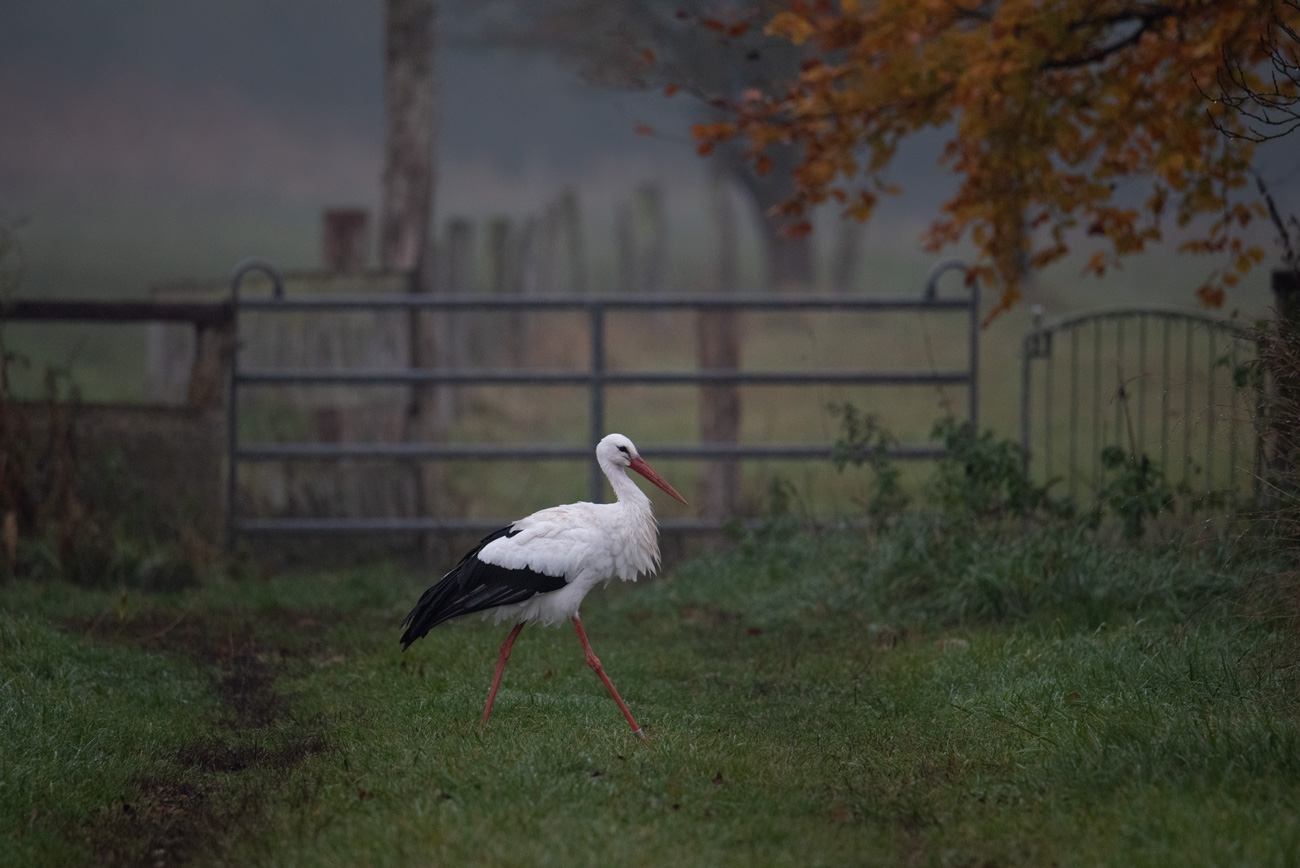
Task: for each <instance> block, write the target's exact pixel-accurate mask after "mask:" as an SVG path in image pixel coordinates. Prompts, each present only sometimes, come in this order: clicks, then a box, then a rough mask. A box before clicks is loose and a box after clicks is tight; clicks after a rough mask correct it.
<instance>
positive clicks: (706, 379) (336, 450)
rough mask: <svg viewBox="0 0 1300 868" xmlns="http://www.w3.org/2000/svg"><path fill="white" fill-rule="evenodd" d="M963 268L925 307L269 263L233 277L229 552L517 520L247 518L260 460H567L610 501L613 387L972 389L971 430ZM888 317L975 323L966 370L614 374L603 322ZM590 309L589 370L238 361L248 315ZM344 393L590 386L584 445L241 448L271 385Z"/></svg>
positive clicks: (773, 450)
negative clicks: (254, 290) (726, 315)
mask: <svg viewBox="0 0 1300 868" xmlns="http://www.w3.org/2000/svg"><path fill="white" fill-rule="evenodd" d="M964 270H965V269H964V266H962V265H961V264H960V263H944V264H942V265H940V266H939V267H938V268H936V269H935V270H934V271H933V272H932V274H931V276H930V279H929V281H928V283H927V285H926V290H925V292H924V294H923V295H921V296H918V297H899V296H894V297H861V296H858V297H854V296H838V295H837V296H809V295H803V296H775V295H762V296H758V295H696V294H692V295H583V296H492V295H485V294H461V295H451V294H446V295H441V294H429V293H416V292H407V293H386V294H380V293H365V294H353V295H332V296H302V297H290V296H288V295H286V293H285V292H284V288H283V283H282V281H281V278H280V275H279V273H278V272H277V271H276V269H275V268H274V267H273V266H271V265H270V264H269V263H267V262H264V261H261V260H249V261H246V262H244V263H241V264H240V265H239V266H237V267H236V269H235V272H234V275H233V277H232V280H231V309H232V311H233V317H234V333H235V338H236V339H235V345H236V349H235V352H234V357H233V359H232V360H231V364H230V384H229V399H228V408H229V411H228V420H227V421H228V429H227V443H228V462H227V469H228V476H227V491H226V503H227V516H228V525H227V529H228V530H227V543H228V545H233V543H234V541H235V539H236V537H237V536H238V535H239V534H245V533H339V532H410V533H427V532H471V531H475V532H479V531H486V530H492V529H495V528H497V527H501V526H502V525H504V524H506V523H508V521H509V519H508V518H507V519H501V520H496V519H494V520H479V519H450V518H435V517H429V516H414V517H380V516H377V517H370V518H332V517H328V518H327V517H252V516H245V515H241V513H240V508H239V503H240V500H239V491H238V470H239V468H240V467H241V466H243V465H248V464H252V463H257V462H285V461H294V462H340V461H347V460H362V461H365V460H386V461H393V460H401V461H412V462H418V461H447V460H455V459H471V460H482V461H506V460H524V461H540V460H550V459H570V460H575V461H585V462H588V464H589V467H590V497H591V499H592V501H594V502H600V501H601V500H603V494H604V486H605V480H604V475H603V474H602V472H601V470H600V468H599V465H598V464H597V463H596V460H595V455H594V451H595V447H596V444H597V443H598V442H599V440H600V439H601V438H602V437H603V436H604V435H605V434H606V433H607V432H606V431H605V391H606V389H607V388H609V387H611V386H629V385H702V386H710V385H712V386H717V385H728V384H736V385H787V386H788V385H817V384H837V385H871V386H943V385H953V386H958V387H965V388H966V389H967V392H968V401H967V414H968V418H969V420H970V422H971V423H972V425H974V424H975V423H976V422H977V419H978V404H979V389H978V377H979V290H978V286H977V285H972V286H970V287H969V291H968V292H967V294H966V295H965V296H964V297H958V298H943V297H940V296H939V294H938V291H937V284H938V279H939V277H940V276H941V275H942V274H944V273H946V272H948V271H964ZM259 272H260V273H261V274H262V275H264V276H265V277H267V278H269V279H270V281H271V286H272V291H271V294H270V295H269V296H266V297H257V298H252V297H247V296H244V295H241V284H242V282H243V280H244V278H245V277H246V276H248V275H250V274H254V273H259ZM672 309H679V310H680V309H689V310H696V311H737V312H740V311H789V312H802V311H880V312H885V311H889V312H900V311H919V312H950V313H953V314H963V315H965V317H966V318H967V320H968V335H969V346H968V352H967V356H966V364H965V365H964V366H963V367H960V368H956V369H952V370H946V371H938V370H931V371H880V370H857V371H826V370H821V371H788V370H787V371H750V370H719V369H706V370H696V371H691V372H674V371H627V370H609V369H607V368H606V364H605V362H606V350H605V323H606V317H607V315H608V314H609V313H610V312H612V311H629V310H635V311H645V312H651V311H662V310H672ZM417 310H420V311H443V312H451V311H554V310H569V311H583V312H585V314H586V319H587V323H588V340H589V358H590V366H589V368H588V369H587V370H573V371H545V370H529V369H512V370H501V369H477V370H465V369H445V368H416V367H409V368H394V369H384V370H359V369H354V370H302V369H273V368H260V369H246V368H245V367H243V366H242V365H241V363H240V347H241V342H240V339H239V335H240V332H239V321H240V314H241V313H244V312H251V311H256V312H258V313H271V314H274V313H291V312H303V311H312V312H324V311H333V312H346V311H398V312H400V311H417ZM285 385H295V386H300V387H323V386H346V387H352V388H374V387H384V386H387V387H392V386H404V387H414V386H420V385H460V386H466V385H516V386H517V385H523V386H538V387H541V386H559V385H570V386H586V387H587V391H588V407H589V420H588V426H587V427H588V432H589V434H588V442H587V443H586V444H582V445H560V444H541V443H525V444H521V445H486V444H483V445H480V444H454V443H430V442H417V443H412V442H401V443H398V442H388V443H379V442H361V443H333V442H330V443H326V442H294V443H265V442H263V443H258V442H251V443H245V442H242V441H241V439H240V419H239V414H240V409H239V407H240V400H239V398H240V394H241V392H243V391H245V390H247V389H250V388H257V387H264V386H285ZM642 451H643V452H644V453H645V454H646V455H647V456H650V457H652V458H666V459H694V460H704V461H707V460H719V459H730V460H743V459H810V460H822V461H829V459H830V458H831V456H832V451H833V447H832V445H831V444H812V445H810V444H784V445H752V444H738V443H698V444H694V445H651V446H646V447H644V448H643V449H642ZM943 452H944V450H943V449H942V448H941V447H937V446H899V447H895V448H894V449H893V450H892V451H891V455H892V456H893V457H895V458H898V459H902V460H931V459H935V458H938V457H940V456H941V455H942V454H943ZM724 523H725V520H724V519H717V518H714V519H708V518H694V519H686V520H676V521H672V520H668V521H664V522H662V523H661V524H662V526H663V527H664V528H665V529H667V530H677V531H701V530H716V529H718V528H720V527H722V526H723V524H724Z"/></svg>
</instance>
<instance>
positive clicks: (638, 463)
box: [596, 434, 686, 503]
mask: <svg viewBox="0 0 1300 868" xmlns="http://www.w3.org/2000/svg"><path fill="white" fill-rule="evenodd" d="M596 458H597V460H599V461H600V463H601V464H602V465H605V466H607V467H610V466H612V467H626V468H628V469H629V470H635V471H636V472H637V473H639V474H641V475H642V476H644V477H645V478H646V479H648V480H650V481H651V482H653V483H654V484H655V485H657V486H659V487H660V488H662V489H663V490H664V491H666V492H667V493H668V496H669V497H672V498H674V499H676V500H680V501H681V502H682V503H685V502H686V498H684V497H682V496H681V495H680V494H678V493H677V489H675V488H673V487H672V486H671V485H669V484H668V482H667V481H666V480H665V479H664V478H663V477H662V476H660V475H659V474H658V473H655V471H654V470H653V469H652V468H651V467H650V465H649V464H647V463H646V461H645V459H644V458H642V457H641V456H640V455H639V454H638V453H637V451H636V444H634V443H633V442H632V441H631V440H629V439H627V438H626V437H624V436H623V435H622V434H607V435H605V438H604V439H603V440H601V441H600V443H598V444H597V445H596Z"/></svg>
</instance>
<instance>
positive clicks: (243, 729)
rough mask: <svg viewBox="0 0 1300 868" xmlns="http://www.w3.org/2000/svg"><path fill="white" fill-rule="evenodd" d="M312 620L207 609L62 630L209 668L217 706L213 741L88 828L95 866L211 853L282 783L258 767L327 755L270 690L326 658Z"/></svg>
mask: <svg viewBox="0 0 1300 868" xmlns="http://www.w3.org/2000/svg"><path fill="white" fill-rule="evenodd" d="M317 617H319V616H317V615H313V616H310V617H309V616H305V615H303V614H302V613H292V612H275V613H270V614H269V615H263V614H262V613H256V614H253V613H248V612H215V613H214V612H209V613H204V614H202V615H199V614H195V613H185V614H182V615H180V616H176V615H170V616H167V615H149V616H143V617H139V618H134V619H123V620H115V621H113V622H111V623H110V624H104V623H102V619H100V620H97V621H88V622H81V623H77V624H70V625H68V627H69V629H70V631H72V632H76V633H78V634H80V635H83V636H87V637H88V638H92V639H95V640H98V641H104V642H108V643H111V644H126V645H131V646H134V647H139V648H143V649H147V650H151V651H162V652H164V653H169V654H175V655H178V656H183V657H186V658H188V659H191V660H194V661H196V662H198V663H200V664H202V665H204V666H210V667H211V669H212V673H213V676H212V677H213V679H214V687H215V693H216V696H217V697H218V699H219V700H220V710H219V712H218V717H217V720H216V721H215V722H216V724H217V733H216V734H213V733H211V732H210V731H209V732H208V733H207V734H205V735H203V736H201V737H198V738H196V739H194V740H193V741H190V742H187V743H186V744H183V745H182V746H181V747H180V748H179V749H178V750H177V751H176V753H175V754H174V755H173V756H172V757H170V758H169V760H170V761H169V762H168V763H167V765H168V766H169V767H170V768H171V769H172V772H171V773H170V774H167V775H161V776H160V775H155V776H151V777H148V778H142V779H140V780H139V781H137V782H136V784H135V786H134V788H133V789H134V792H133V793H132V794H130V795H127V796H124V797H123V798H122V799H121V800H119V801H118V802H117V803H116V804H115V805H114V806H113V807H111V808H109V809H106V810H105V811H104V812H103V813H101V814H100V815H99V816H98V817H96V818H95V819H94V821H93V822H91V823H90V824H89V830H88V831H89V842H88V843H89V845H90V849H91V852H92V853H93V855H94V862H95V864H99V865H109V866H115V868H116V866H123V868H137V866H150V868H171V866H180V865H184V864H186V863H188V862H190V861H191V860H193V859H194V858H196V857H198V856H200V855H203V854H211V853H214V852H216V853H219V852H221V851H222V850H224V849H226V847H227V846H228V845H229V844H230V843H233V841H234V840H236V839H237V838H238V837H241V836H242V835H243V834H244V833H246V832H247V830H248V827H249V824H250V823H255V822H256V816H257V814H258V813H259V810H260V806H261V805H262V804H263V802H264V800H265V798H266V796H267V794H268V790H267V787H275V786H277V785H279V784H278V783H277V782H281V781H284V780H285V779H286V776H285V775H283V774H277V775H272V776H269V778H268V776H267V775H262V774H258V772H259V770H271V771H276V772H283V771H284V770H287V769H291V768H294V767H295V766H297V765H299V764H301V763H302V762H304V761H305V760H307V759H308V758H310V757H312V756H317V755H320V754H323V753H326V752H328V751H329V749H330V746H329V743H328V740H327V739H326V737H325V733H324V729H323V722H322V721H319V720H316V721H301V720H298V719H295V718H294V716H293V713H292V709H291V708H289V706H288V703H287V702H286V701H285V700H284V698H283V697H282V696H281V695H280V694H279V693H278V692H277V690H276V681H277V678H278V677H279V675H280V674H281V673H282V672H283V671H284V670H285V669H286V668H287V667H289V666H293V665H295V664H296V663H301V664H303V665H309V664H310V662H311V661H312V660H314V659H319V658H320V657H324V656H327V655H329V654H330V649H329V648H328V647H327V646H325V644H324V643H323V642H322V640H321V639H320V632H319V629H318V628H317V629H313V628H314V627H316V626H317V621H316V620H315V619H316V618H317ZM205 729H207V728H206V727H205ZM268 780H269V781H270V782H269V783H268Z"/></svg>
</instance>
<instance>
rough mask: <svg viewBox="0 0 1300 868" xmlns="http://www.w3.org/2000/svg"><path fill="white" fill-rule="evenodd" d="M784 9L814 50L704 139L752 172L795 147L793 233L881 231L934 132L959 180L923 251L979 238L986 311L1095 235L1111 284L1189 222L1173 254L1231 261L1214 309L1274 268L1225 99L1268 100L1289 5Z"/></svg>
mask: <svg viewBox="0 0 1300 868" xmlns="http://www.w3.org/2000/svg"><path fill="white" fill-rule="evenodd" d="M781 7H782V8H781V9H780V11H778V12H777V13H776V14H774V15H773V16H772V17H771V18H770V19H769V20H768V21H767V23H766V26H765V32H766V33H767V34H768V35H769V36H778V37H781V38H784V39H787V40H789V41H790V42H791V43H793V44H794V45H797V46H801V47H803V48H804V49H805V50H806V51H808V52H809V56H808V57H807V59H805V60H804V62H803V64H802V66H801V69H800V72H799V74H798V76H797V78H796V79H795V80H793V81H791V82H789V83H788V84H786V85H783V86H780V87H774V88H769V89H766V90H760V89H757V88H751V89H749V90H747V91H746V92H745V93H744V94H743V95H742V96H741V97H740V98H739V99H735V100H732V101H731V102H730V103H729V105H728V108H729V110H730V117H729V119H728V120H726V121H724V122H721V123H715V124H706V125H699V126H697V127H695V129H694V133H695V136H696V137H697V139H698V140H699V141H700V143H701V146H702V147H704V148H706V149H707V148H710V147H717V146H719V145H721V144H722V143H724V142H729V143H733V145H734V143H735V142H743V143H744V147H745V152H746V154H747V156H748V158H749V159H750V160H751V161H752V163H753V165H754V166H755V168H756V169H759V170H761V169H762V168H763V167H764V165H765V158H766V153H767V151H768V149H770V148H773V147H789V146H791V145H794V146H796V147H797V149H798V153H799V154H800V155H801V159H800V162H799V163H798V165H797V166H795V167H794V169H793V176H794V180H795V192H794V195H792V196H791V197H789V198H788V199H787V201H786V202H785V203H784V204H782V205H781V206H780V210H781V211H782V212H783V213H784V214H786V215H789V216H790V217H792V218H801V220H800V221H797V222H794V223H792V224H791V226H790V229H789V231H791V232H794V233H798V232H801V231H806V229H807V225H808V223H807V219H808V216H809V213H810V210H811V209H812V208H813V207H814V206H817V205H820V204H822V203H827V202H833V203H837V204H838V205H839V206H840V208H841V210H842V213H843V215H844V216H846V217H849V218H854V219H858V220H867V219H869V218H870V217H871V216H872V213H873V211H874V209H875V207H876V205H877V203H878V202H879V200H880V198H881V197H882V196H884V195H890V194H894V193H897V192H899V191H898V189H897V188H896V187H894V186H892V185H891V184H889V183H888V181H887V179H886V171H887V169H888V167H889V165H890V163H891V161H892V160H893V158H894V156H895V155H896V154H897V153H898V151H899V149H900V148H901V147H903V146H904V144H905V143H906V141H907V140H908V138H909V137H911V136H913V135H914V134H916V133H918V132H920V131H922V130H924V129H927V128H933V129H938V130H941V131H942V132H943V133H944V134H945V135H946V136H947V137H948V140H947V142H946V144H945V146H944V149H943V154H942V157H941V164H942V165H943V166H944V167H946V168H948V169H950V170H951V171H953V172H954V173H955V174H956V176H957V178H958V180H959V187H958V189H957V191H956V193H955V194H953V195H952V197H951V198H949V199H948V201H947V202H945V203H944V205H943V208H942V213H941V214H940V215H939V216H938V218H937V219H936V220H935V221H934V222H933V223H932V224H931V226H930V227H929V229H928V231H927V232H926V234H925V243H926V246H927V248H928V249H930V250H932V251H936V252H937V251H939V250H940V249H942V248H945V247H947V246H949V245H952V244H955V243H957V242H959V241H963V240H969V241H971V242H973V243H974V245H975V247H976V248H977V250H978V251H979V259H978V261H977V263H976V264H975V265H974V266H973V267H972V269H971V273H970V275H969V277H970V278H972V279H974V278H980V279H984V280H987V281H991V282H993V283H994V284H995V285H997V286H999V287H1000V288H1001V295H1000V298H999V301H998V304H997V305H996V307H995V309H994V310H993V312H992V314H991V316H996V315H997V314H998V313H999V312H1001V311H1003V310H1005V309H1007V308H1008V307H1010V306H1011V305H1013V304H1015V303H1016V301H1017V300H1018V299H1019V297H1020V287H1021V283H1022V280H1023V278H1024V276H1025V274H1026V272H1027V271H1028V270H1030V269H1037V268H1042V267H1044V266H1046V265H1049V264H1051V263H1053V262H1057V261H1058V260H1060V259H1062V258H1063V257H1065V256H1066V255H1067V254H1068V253H1070V251H1071V248H1072V245H1077V244H1078V240H1079V238H1080V236H1082V237H1084V238H1086V239H1088V241H1089V242H1099V243H1097V244H1095V245H1094V246H1095V247H1096V249H1095V250H1094V251H1093V252H1092V253H1091V256H1090V258H1089V259H1088V261H1087V265H1086V267H1085V271H1086V272H1089V273H1093V274H1096V275H1101V274H1103V273H1105V272H1106V270H1107V269H1109V268H1112V267H1114V266H1116V265H1117V264H1118V263H1119V262H1120V261H1121V260H1122V259H1123V258H1124V257H1126V256H1131V255H1133V254H1137V253H1141V252H1143V251H1145V250H1147V249H1148V248H1149V247H1150V245H1152V244H1154V243H1156V242H1159V241H1162V240H1165V238H1166V236H1167V233H1169V231H1170V229H1171V228H1173V229H1177V230H1178V232H1179V235H1180V236H1181V237H1180V242H1179V250H1180V251H1184V252H1191V253H1200V254H1210V255H1214V256H1217V257H1219V258H1218V259H1217V260H1216V263H1217V264H1216V265H1214V266H1212V267H1211V271H1210V273H1209V274H1208V275H1207V280H1206V282H1205V284H1204V285H1203V286H1201V287H1200V289H1199V290H1198V296H1199V298H1200V299H1201V301H1202V302H1203V303H1205V304H1207V305H1212V306H1217V305H1219V304H1221V303H1222V300H1223V297H1224V288H1225V287H1230V286H1232V285H1235V284H1236V283H1237V282H1238V280H1239V279H1240V276H1241V275H1242V274H1244V273H1246V272H1247V271H1249V270H1250V268H1251V267H1252V266H1254V265H1255V264H1256V263H1258V262H1260V261H1261V260H1262V259H1263V258H1264V252H1263V250H1261V249H1259V248H1258V247H1255V246H1252V245H1250V243H1249V241H1248V237H1247V235H1246V232H1245V230H1246V227H1247V226H1248V225H1249V224H1250V223H1251V222H1252V221H1253V220H1255V219H1256V218H1258V217H1261V216H1264V209H1263V206H1262V205H1261V203H1260V202H1259V200H1258V197H1256V196H1255V193H1254V185H1248V183H1247V182H1248V180H1249V179H1250V168H1251V158H1252V155H1253V148H1254V144H1255V142H1254V141H1253V140H1252V138H1251V137H1249V136H1247V135H1245V133H1246V132H1247V131H1248V129H1249V128H1248V126H1247V123H1248V121H1249V120H1250V115H1249V113H1248V111H1247V109H1248V105H1247V104H1246V103H1245V102H1242V101H1241V100H1238V101H1236V102H1234V101H1233V100H1230V99H1224V98H1222V97H1224V96H1225V95H1226V94H1227V93H1228V91H1229V85H1233V84H1234V83H1235V85H1236V86H1237V90H1236V93H1237V94H1238V96H1240V93H1241V91H1242V90H1243V87H1242V85H1245V86H1247V87H1249V88H1252V90H1250V92H1252V93H1261V92H1267V88H1266V87H1265V86H1264V80H1263V79H1261V78H1259V75H1260V71H1261V70H1262V69H1263V68H1264V66H1265V65H1266V64H1267V63H1268V62H1269V58H1270V46H1276V45H1277V44H1278V40H1279V38H1280V37H1281V38H1286V37H1287V34H1290V33H1293V32H1294V27H1295V26H1296V24H1297V23H1298V22H1300V12H1298V11H1297V8H1296V6H1295V0H1249V2H1248V0H1218V2H1211V0H1166V2H1141V0H1048V2H1042V0H984V2H981V0H875V2H858V0H842V2H839V3H832V2H830V0H786V2H784V3H782V4H781ZM1285 92H1286V93H1288V94H1289V93H1292V92H1293V90H1286V91H1285ZM1207 93H1208V94H1210V95H1211V96H1212V97H1218V98H1212V99H1210V100H1207V99H1206V94H1207ZM1270 105H1272V104H1270ZM1288 105H1293V104H1288ZM1224 130H1227V131H1230V132H1232V133H1235V135H1230V136H1223V135H1221V131H1224ZM1171 224H1172V225H1171Z"/></svg>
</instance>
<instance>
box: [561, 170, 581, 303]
mask: <svg viewBox="0 0 1300 868" xmlns="http://www.w3.org/2000/svg"><path fill="white" fill-rule="evenodd" d="M559 207H560V222H561V223H563V225H564V239H565V242H566V249H565V253H566V255H567V258H568V269H569V291H570V292H573V293H574V294H576V295H582V294H584V293H585V292H586V291H587V254H586V247H585V245H584V244H583V240H582V212H581V210H580V208H579V205H578V191H577V190H574V189H573V188H572V187H567V188H565V190H564V192H563V193H561V194H560V206H559Z"/></svg>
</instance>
